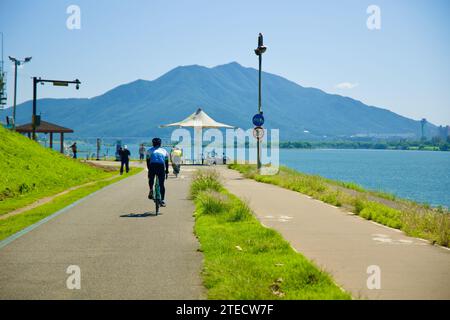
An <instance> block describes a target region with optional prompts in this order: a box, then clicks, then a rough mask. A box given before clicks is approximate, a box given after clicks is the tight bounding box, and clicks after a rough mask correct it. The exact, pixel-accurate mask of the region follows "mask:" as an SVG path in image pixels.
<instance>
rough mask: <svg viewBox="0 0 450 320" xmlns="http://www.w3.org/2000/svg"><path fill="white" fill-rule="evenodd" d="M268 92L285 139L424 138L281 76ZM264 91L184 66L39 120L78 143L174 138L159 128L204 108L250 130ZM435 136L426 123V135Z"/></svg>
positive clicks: (416, 129)
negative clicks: (71, 135) (72, 132)
mask: <svg viewBox="0 0 450 320" xmlns="http://www.w3.org/2000/svg"><path fill="white" fill-rule="evenodd" d="M262 89H263V111H264V115H265V118H266V123H265V125H264V126H265V127H266V128H275V129H279V130H280V139H281V140H300V139H302V140H308V139H311V140H314V139H323V138H324V137H325V136H326V137H329V138H333V137H339V138H345V137H352V136H378V137H385V136H400V137H411V138H417V137H420V132H421V131H420V122H419V121H415V120H412V119H409V118H406V117H403V116H401V115H398V114H396V113H394V112H392V111H389V110H387V109H382V108H377V107H374V106H368V105H366V104H364V103H362V102H360V101H358V100H355V99H352V98H349V97H344V96H340V95H336V94H328V93H326V92H324V91H322V90H319V89H315V88H306V87H302V86H301V85H299V84H296V83H294V82H292V81H290V80H287V79H285V78H283V77H280V76H278V75H274V74H270V73H266V72H264V73H263V88H262ZM257 90H258V71H257V70H255V69H253V68H247V67H243V66H241V65H240V64H238V63H236V62H232V63H229V64H225V65H219V66H216V67H213V68H207V67H203V66H199V65H190V66H180V67H176V68H174V69H172V70H171V71H169V72H167V73H165V74H164V75H162V76H160V77H159V78H157V79H155V80H152V81H147V80H141V79H139V80H136V81H133V82H130V83H127V84H123V85H120V86H118V87H116V88H114V89H112V90H109V91H107V92H106V93H104V94H102V95H100V96H97V97H94V98H90V99H39V100H38V113H41V114H42V119H43V120H45V121H49V122H55V123H58V124H60V125H63V126H67V127H70V128H72V129H74V130H75V135H76V136H77V137H100V138H106V137H148V136H153V135H160V136H162V137H170V132H171V130H170V129H160V128H159V125H161V124H166V123H171V122H175V121H179V120H181V119H184V118H185V117H187V116H188V115H190V114H191V113H193V112H194V111H195V110H196V109H197V108H199V107H201V108H203V110H205V112H207V113H208V114H209V115H210V116H211V117H212V118H214V119H216V120H217V121H220V122H224V123H227V124H230V125H233V126H236V127H240V128H243V129H248V128H251V127H252V126H253V125H252V123H251V119H252V116H253V115H254V114H255V112H256V109H257V96H258V92H257ZM7 113H8V114H10V113H11V110H9V109H8V111H7ZM30 118H31V101H27V102H25V103H23V104H20V105H19V106H18V109H17V123H18V124H22V123H26V122H29V121H30ZM435 131H436V127H435V126H434V125H432V124H427V135H432V134H433V133H434V132H435Z"/></svg>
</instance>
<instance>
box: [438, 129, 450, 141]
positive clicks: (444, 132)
mask: <svg viewBox="0 0 450 320" xmlns="http://www.w3.org/2000/svg"><path fill="white" fill-rule="evenodd" d="M438 136H439V138H442V139H444V140H445V139H447V138H448V137H449V136H450V126H445V127H444V126H439V128H438Z"/></svg>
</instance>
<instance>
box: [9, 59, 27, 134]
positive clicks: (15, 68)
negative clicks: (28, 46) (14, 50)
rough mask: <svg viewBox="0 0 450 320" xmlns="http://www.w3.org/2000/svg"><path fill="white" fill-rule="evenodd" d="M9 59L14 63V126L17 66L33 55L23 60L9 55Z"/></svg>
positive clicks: (14, 120) (14, 119)
mask: <svg viewBox="0 0 450 320" xmlns="http://www.w3.org/2000/svg"><path fill="white" fill-rule="evenodd" d="M9 60H11V61H12V62H13V63H14V102H13V103H14V104H13V128H15V127H16V98H17V66H20V65H23V64H25V63H27V62H30V61H31V57H26V58H25V59H23V60H20V59H16V58H14V57H11V56H9Z"/></svg>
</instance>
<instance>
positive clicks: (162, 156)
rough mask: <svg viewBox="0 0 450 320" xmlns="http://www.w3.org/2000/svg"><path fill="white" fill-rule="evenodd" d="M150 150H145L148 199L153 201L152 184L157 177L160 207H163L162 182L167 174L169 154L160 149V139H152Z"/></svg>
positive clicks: (164, 190)
mask: <svg viewBox="0 0 450 320" xmlns="http://www.w3.org/2000/svg"><path fill="white" fill-rule="evenodd" d="M152 145H153V147H151V148H150V149H148V150H147V157H146V158H147V168H148V184H149V186H150V192H149V194H148V198H149V199H153V184H154V182H155V176H157V177H158V181H159V188H160V190H161V207H165V206H166V203H165V202H164V195H165V193H166V189H165V187H164V180H165V179H166V178H167V175H168V174H169V154H168V153H167V151H166V149H164V148H162V147H161V139H160V138H153V140H152Z"/></svg>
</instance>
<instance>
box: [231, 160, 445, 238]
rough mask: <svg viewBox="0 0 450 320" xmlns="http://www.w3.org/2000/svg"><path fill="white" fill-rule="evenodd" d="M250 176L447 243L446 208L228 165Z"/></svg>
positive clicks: (347, 185) (311, 178) (301, 176)
mask: <svg viewBox="0 0 450 320" xmlns="http://www.w3.org/2000/svg"><path fill="white" fill-rule="evenodd" d="M229 168H231V169H234V170H237V171H239V172H241V173H242V174H244V176H245V177H247V178H249V179H254V180H256V181H259V182H264V183H270V184H274V185H277V186H280V187H282V188H286V189H290V190H293V191H297V192H300V193H303V194H306V195H309V196H311V197H313V198H315V199H318V200H321V201H323V202H326V203H329V204H332V205H335V206H337V207H345V209H347V210H350V211H351V212H354V213H355V214H358V215H359V216H361V217H363V218H365V219H368V220H373V221H375V222H378V223H380V224H383V225H386V226H389V227H392V228H396V229H400V230H402V231H404V232H405V233H406V234H407V235H410V236H414V237H419V238H423V239H427V240H429V241H430V242H431V243H433V244H435V243H436V244H439V245H442V246H445V247H448V246H449V243H450V213H449V211H448V210H447V209H445V208H442V207H440V208H432V207H430V206H427V205H421V204H417V203H414V202H412V201H407V200H402V199H397V198H396V197H395V196H394V195H392V194H388V193H383V192H374V191H368V190H364V188H362V187H361V186H358V185H356V184H352V183H345V182H339V181H333V180H330V179H325V178H323V177H320V176H316V175H308V174H304V173H301V172H298V171H296V170H293V169H289V168H286V167H281V168H280V171H279V172H278V174H276V175H270V176H268V175H260V174H258V172H257V170H256V167H255V166H254V165H248V164H230V165H229Z"/></svg>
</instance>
